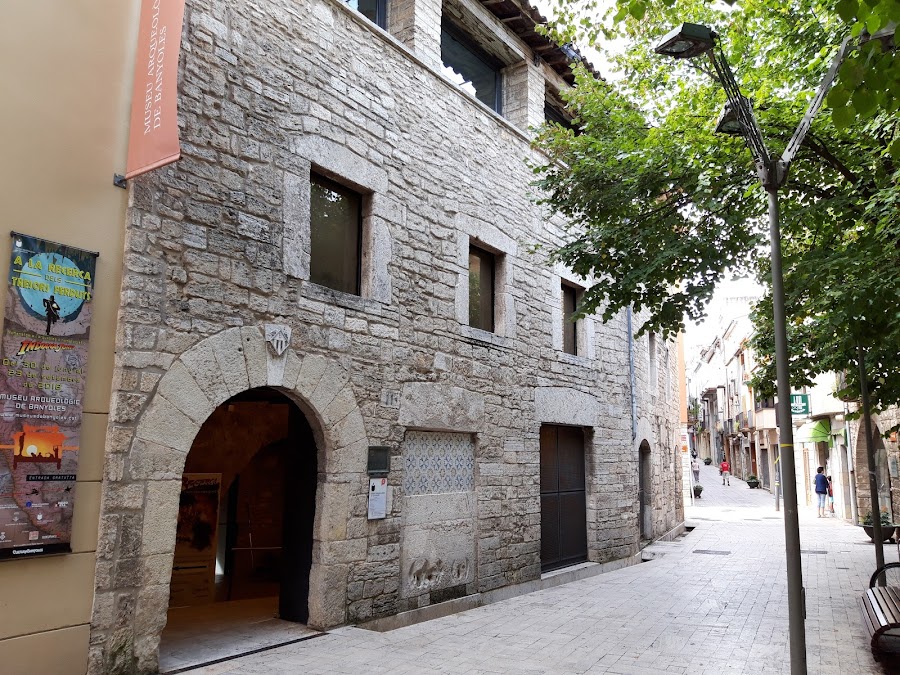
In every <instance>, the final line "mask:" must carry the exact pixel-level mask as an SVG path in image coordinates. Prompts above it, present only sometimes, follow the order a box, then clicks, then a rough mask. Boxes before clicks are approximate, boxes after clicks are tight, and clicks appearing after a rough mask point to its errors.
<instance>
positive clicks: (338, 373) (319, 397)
mask: <svg viewBox="0 0 900 675" xmlns="http://www.w3.org/2000/svg"><path fill="white" fill-rule="evenodd" d="M349 380H350V378H349V376H348V375H347V371H346V370H344V368H343V367H341V366H340V365H339V364H337V363H334V362H331V363H329V364H328V366H327V367H326V369H325V372H324V373H323V374H322V377H321V379H320V380H319V383H318V384H317V385H316V388H315V390H314V391H313V392H312V395H310V397H309V404H310V405H311V406H312V407H313V408H315V409H316V410H320V411H322V413H321V414H323V416H324V411H325V410H326V408H328V404H329V403H331V401H332V400H334V397H335V396H337V395H338V392H340V391H341V389H343V388H344V387H345V386H347V383H348V382H349ZM326 424H327V421H326Z"/></svg>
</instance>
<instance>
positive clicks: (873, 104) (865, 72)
mask: <svg viewBox="0 0 900 675" xmlns="http://www.w3.org/2000/svg"><path fill="white" fill-rule="evenodd" d="M726 2H728V4H729V5H734V4H735V0H726ZM704 4H705V5H707V6H708V5H713V4H715V3H713V2H712V1H711V0H705V2H704ZM767 4H770V6H772V8H773V9H774V10H775V11H776V12H781V13H783V12H785V11H787V12H790V13H792V14H796V15H798V16H800V17H806V18H807V19H812V20H813V21H819V20H820V19H822V20H823V21H824V20H827V21H828V22H829V23H831V24H834V27H833V28H832V29H831V30H837V31H838V32H840V33H841V34H845V35H851V36H852V37H853V38H857V40H855V41H854V43H853V45H852V49H851V51H850V53H849V54H848V55H847V58H846V59H845V60H844V63H843V66H842V67H841V69H840V72H839V75H838V78H837V81H836V82H835V85H834V87H833V89H832V92H831V94H830V96H829V103H830V106H831V110H830V112H831V115H832V118H833V121H834V123H835V124H836V125H837V126H839V127H841V128H843V127H846V126H848V125H849V124H851V123H852V122H854V121H857V120H866V119H871V118H873V117H875V116H876V114H877V113H879V112H884V113H888V114H894V113H896V112H897V111H898V110H900V51H898V50H897V47H898V44H897V37H896V29H897V25H898V24H900V0H835V2H817V1H809V0H801V1H799V2H794V3H784V4H782V5H780V6H778V5H775V4H772V3H767ZM601 5H602V7H601ZM660 5H661V6H663V7H673V6H677V7H679V8H682V9H683V8H684V6H685V3H679V2H677V1H676V0H661V2H657V3H653V2H652V0H615V2H613V3H612V4H611V5H610V4H608V3H601V2H599V0H555V3H554V5H553V6H554V10H555V11H554V13H555V15H556V16H557V19H558V20H557V21H556V22H555V23H554V24H553V30H554V32H555V34H556V35H557V37H561V38H563V42H566V41H572V40H574V39H576V38H580V39H582V40H584V41H586V43H594V42H596V41H597V39H598V38H599V37H601V36H602V37H606V38H609V37H615V36H617V35H621V33H622V32H623V30H622V27H621V26H622V24H623V23H625V22H627V21H628V20H631V21H644V20H645V18H646V17H647V15H648V14H653V11H654V10H656V9H658V8H659V6H660ZM745 7H748V6H747V5H746V4H745V3H741V8H745ZM604 8H605V9H604ZM750 9H751V11H752V10H754V9H755V8H753V7H750ZM600 17H602V18H603V19H604V21H598V18H600ZM835 19H837V21H835ZM610 23H611V24H612V25H613V26H614V27H613V28H610ZM798 28H800V29H801V30H802V29H804V28H805V27H804V26H802V25H798ZM625 30H626V31H627V28H626V29H625ZM873 38H874V39H873ZM560 44H562V42H561V43H560ZM893 154H894V156H895V157H896V156H900V148H895V149H894V151H893Z"/></svg>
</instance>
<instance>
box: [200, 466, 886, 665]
mask: <svg viewBox="0 0 900 675" xmlns="http://www.w3.org/2000/svg"><path fill="white" fill-rule="evenodd" d="M700 482H701V483H702V484H703V485H704V487H705V490H704V492H703V497H702V499H700V500H697V502H696V504H695V505H694V506H691V507H689V508H688V511H687V513H688V524H689V525H693V526H694V530H693V531H692V532H690V533H689V534H687V535H686V536H684V537H682V538H681V539H680V540H678V541H676V542H671V543H658V544H654V545H653V546H651V547H650V548H649V549H648V551H649V552H651V553H652V554H654V556H656V557H655V559H654V560H652V561H650V562H647V563H645V564H641V565H636V566H633V567H629V568H626V569H622V570H618V571H615V572H610V573H607V574H602V575H599V576H596V577H592V578H590V579H585V580H582V581H577V582H572V583H569V584H565V585H562V586H558V587H555V588H551V589H546V590H542V591H538V592H535V593H531V594H528V595H523V596H519V597H517V598H514V599H512V600H508V601H504V602H498V603H496V604H493V605H488V606H485V607H481V608H478V609H474V610H470V611H466V612H462V613H459V614H456V615H453V616H449V617H446V618H443V619H437V620H434V621H430V622H426V623H420V624H417V625H414V626H410V627H407V628H402V629H398V630H394V631H391V632H388V633H376V632H372V631H367V630H363V629H360V628H353V627H347V628H340V629H337V630H334V631H331V632H330V633H329V634H328V635H325V636H323V637H319V638H315V639H312V640H309V641H306V642H300V643H297V644H293V645H289V646H285V647H280V648H277V649H273V650H270V651H266V652H261V653H259V654H255V655H252V656H246V657H243V658H239V659H235V660H232V661H228V662H225V663H221V664H217V665H215V666H209V667H207V668H205V669H197V670H194V671H191V672H192V673H205V674H207V675H217V674H219V673H229V674H230V675H243V674H249V673H285V674H287V673H392V674H395V675H397V674H400V673H517V674H530V673H533V674H538V673H558V674H562V673H686V674H688V673H690V674H700V673H710V674H712V673H716V674H718V673H788V672H790V665H789V650H788V646H787V635H788V624H787V600H786V581H785V562H784V528H783V522H782V519H781V514H780V513H776V512H775V510H774V500H773V497H772V495H771V494H769V493H768V492H766V491H763V490H750V489H748V488H747V485H746V483H744V482H743V481H740V480H737V479H734V478H732V480H731V486H730V487H729V486H724V487H723V486H722V485H721V480H720V479H719V476H718V472H717V470H716V469H715V468H714V467H706V466H703V467H702V468H701V479H700ZM800 529H801V542H802V543H801V548H802V550H803V551H804V553H803V574H804V584H805V586H806V593H807V610H808V617H807V621H806V633H807V653H808V664H809V672H810V673H813V674H817V675H830V674H835V675H837V674H842V675H846V674H853V673H883V672H887V671H885V670H883V669H882V668H881V667H880V666H878V665H877V664H876V663H875V662H874V661H873V659H872V657H871V655H870V653H869V651H868V640H867V638H866V637H865V636H864V634H863V630H862V627H861V623H860V618H859V610H858V609H857V605H856V600H857V597H859V596H860V595H861V593H862V591H863V589H864V588H865V587H866V585H867V582H868V577H869V575H870V574H871V571H872V570H873V568H874V550H873V546H872V544H871V543H870V542H869V540H868V538H867V537H866V535H865V533H864V532H863V531H862V530H861V528H856V527H853V526H851V525H848V524H846V523H844V522H842V521H839V520H837V519H830V518H827V519H817V518H816V513H815V508H809V509H803V510H802V512H801V522H800ZM885 555H886V558H887V559H888V560H896V559H897V549H896V547H895V546H893V545H892V544H891V545H887V546H886V548H885Z"/></svg>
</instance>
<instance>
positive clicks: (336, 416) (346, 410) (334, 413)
mask: <svg viewBox="0 0 900 675" xmlns="http://www.w3.org/2000/svg"><path fill="white" fill-rule="evenodd" d="M354 411H356V412H359V407H358V406H357V404H356V396H355V395H354V394H353V389H352V388H351V387H350V385H349V384H347V385H345V386H344V388H343V389H341V390H340V391H339V392H338V393H337V395H336V396H335V397H334V398H333V399H331V403H329V404H328V405H327V406H326V408H325V409H324V410H323V411H322V419H323V420H324V421H325V426H326V427H327V428H328V429H333V428H334V427H336V426H337V425H338V424H340V423H341V422H343V421H344V420H345V419H346V418H347V416H348V415H350V414H352V413H353V412H354Z"/></svg>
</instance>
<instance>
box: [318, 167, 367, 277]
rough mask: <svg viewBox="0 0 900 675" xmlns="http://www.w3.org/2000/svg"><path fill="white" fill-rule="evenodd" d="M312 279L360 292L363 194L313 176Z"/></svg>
mask: <svg viewBox="0 0 900 675" xmlns="http://www.w3.org/2000/svg"><path fill="white" fill-rule="evenodd" d="M309 211H310V223H309V225H310V261H309V278H310V281H312V282H314V283H317V284H319V285H320V286H327V287H328V288H333V289H335V290H337V291H343V292H344V293H352V294H354V295H359V294H360V257H361V256H360V243H361V240H362V236H361V235H362V195H360V194H358V193H356V192H354V191H353V190H350V189H348V188H346V187H344V186H343V185H339V184H337V183H335V182H334V181H331V180H328V179H327V178H323V177H322V176H318V175H316V174H312V175H311V176H310V209H309Z"/></svg>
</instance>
